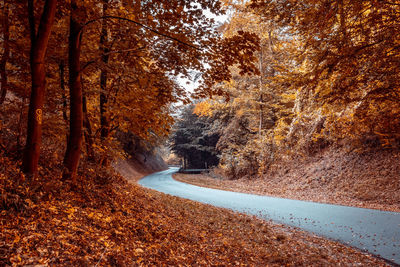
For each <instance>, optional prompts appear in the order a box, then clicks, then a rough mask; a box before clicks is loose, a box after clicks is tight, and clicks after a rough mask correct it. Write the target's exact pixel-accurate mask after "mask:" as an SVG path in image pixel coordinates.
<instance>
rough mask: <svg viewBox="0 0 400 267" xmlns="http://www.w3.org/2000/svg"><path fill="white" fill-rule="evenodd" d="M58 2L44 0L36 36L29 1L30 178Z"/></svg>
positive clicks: (27, 167)
mask: <svg viewBox="0 0 400 267" xmlns="http://www.w3.org/2000/svg"><path fill="white" fill-rule="evenodd" d="M56 7H57V0H46V2H45V5H44V8H43V13H42V16H41V19H40V24H39V28H38V31H37V34H35V32H36V31H35V22H34V19H33V18H34V4H33V0H28V12H29V22H30V29H31V56H30V65H31V76H32V89H31V90H32V91H31V97H30V102H29V112H28V132H27V138H26V145H25V151H24V158H23V171H24V172H25V173H27V174H29V175H35V174H36V173H37V167H38V162H39V155H40V145H41V143H42V115H43V114H42V113H43V111H42V109H43V102H44V92H45V79H46V68H45V55H46V51H47V44H48V41H49V37H50V33H51V28H52V26H53V22H54V16H55V13H56Z"/></svg>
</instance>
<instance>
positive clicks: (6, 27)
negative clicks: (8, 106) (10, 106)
mask: <svg viewBox="0 0 400 267" xmlns="http://www.w3.org/2000/svg"><path fill="white" fill-rule="evenodd" d="M9 5H10V4H9V3H8V2H7V1H4V2H3V14H2V29H3V55H2V57H1V61H0V76H1V83H0V84H1V91H0V105H1V104H3V102H4V100H5V98H6V94H7V87H8V80H7V71H6V65H7V62H8V59H9V57H10V43H9V42H10V23H9V9H10V7H9Z"/></svg>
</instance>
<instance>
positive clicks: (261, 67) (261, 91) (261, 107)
mask: <svg viewBox="0 0 400 267" xmlns="http://www.w3.org/2000/svg"><path fill="white" fill-rule="evenodd" d="M263 60H264V59H263V51H262V47H261V48H260V59H259V69H260V79H259V86H260V99H259V101H260V114H259V117H260V118H259V124H258V136H259V137H260V138H261V130H262V123H263V101H264V99H263Z"/></svg>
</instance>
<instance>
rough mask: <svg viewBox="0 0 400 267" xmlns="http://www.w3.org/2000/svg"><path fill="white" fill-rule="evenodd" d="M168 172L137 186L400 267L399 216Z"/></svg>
mask: <svg viewBox="0 0 400 267" xmlns="http://www.w3.org/2000/svg"><path fill="white" fill-rule="evenodd" d="M177 170H178V168H170V169H168V170H166V171H162V172H158V173H154V174H151V175H149V176H146V177H144V178H143V179H141V180H140V181H139V184H140V185H142V186H144V187H147V188H151V189H154V190H157V191H160V192H163V193H166V194H170V195H173V196H178V197H182V198H186V199H190V200H195V201H198V202H202V203H207V204H211V205H214V206H217V207H222V208H228V209H232V210H234V211H238V212H243V213H247V214H251V215H256V216H258V217H261V218H263V219H266V220H273V221H275V222H278V223H283V224H286V225H290V226H295V227H298V228H301V229H303V230H306V231H309V232H313V233H315V234H317V235H320V236H324V237H327V238H330V239H333V240H337V241H340V242H342V243H344V244H348V245H350V246H353V247H357V248H359V249H361V250H364V251H368V252H370V253H371V254H375V255H378V256H380V257H382V258H384V259H386V260H388V261H390V262H393V263H395V264H400V213H397V212H387V211H379V210H371V209H362V208H354V207H347V206H338V205H329V204H321V203H315V202H307V201H299V200H291V199H284V198H274V197H267V196H258V195H251V194H244V193H237V192H229V191H223V190H216V189H210V188H204V187H198V186H194V185H190V184H185V183H182V182H178V181H175V180H174V179H172V174H173V173H174V172H176V171H177Z"/></svg>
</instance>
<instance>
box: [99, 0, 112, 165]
mask: <svg viewBox="0 0 400 267" xmlns="http://www.w3.org/2000/svg"><path fill="white" fill-rule="evenodd" d="M107 9H108V0H104V1H103V16H107ZM100 50H101V52H102V57H101V60H102V62H103V68H102V69H101V73H100V126H101V132H100V134H101V142H102V144H103V145H107V144H106V141H107V138H108V137H109V135H110V120H109V117H108V114H107V103H108V93H107V75H108V73H107V69H106V68H105V66H106V65H107V64H108V61H109V57H110V56H109V48H108V29H107V21H106V20H105V19H103V20H102V24H101V35H100ZM101 164H102V165H103V166H107V165H108V160H107V155H104V157H103V160H102V162H101Z"/></svg>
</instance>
